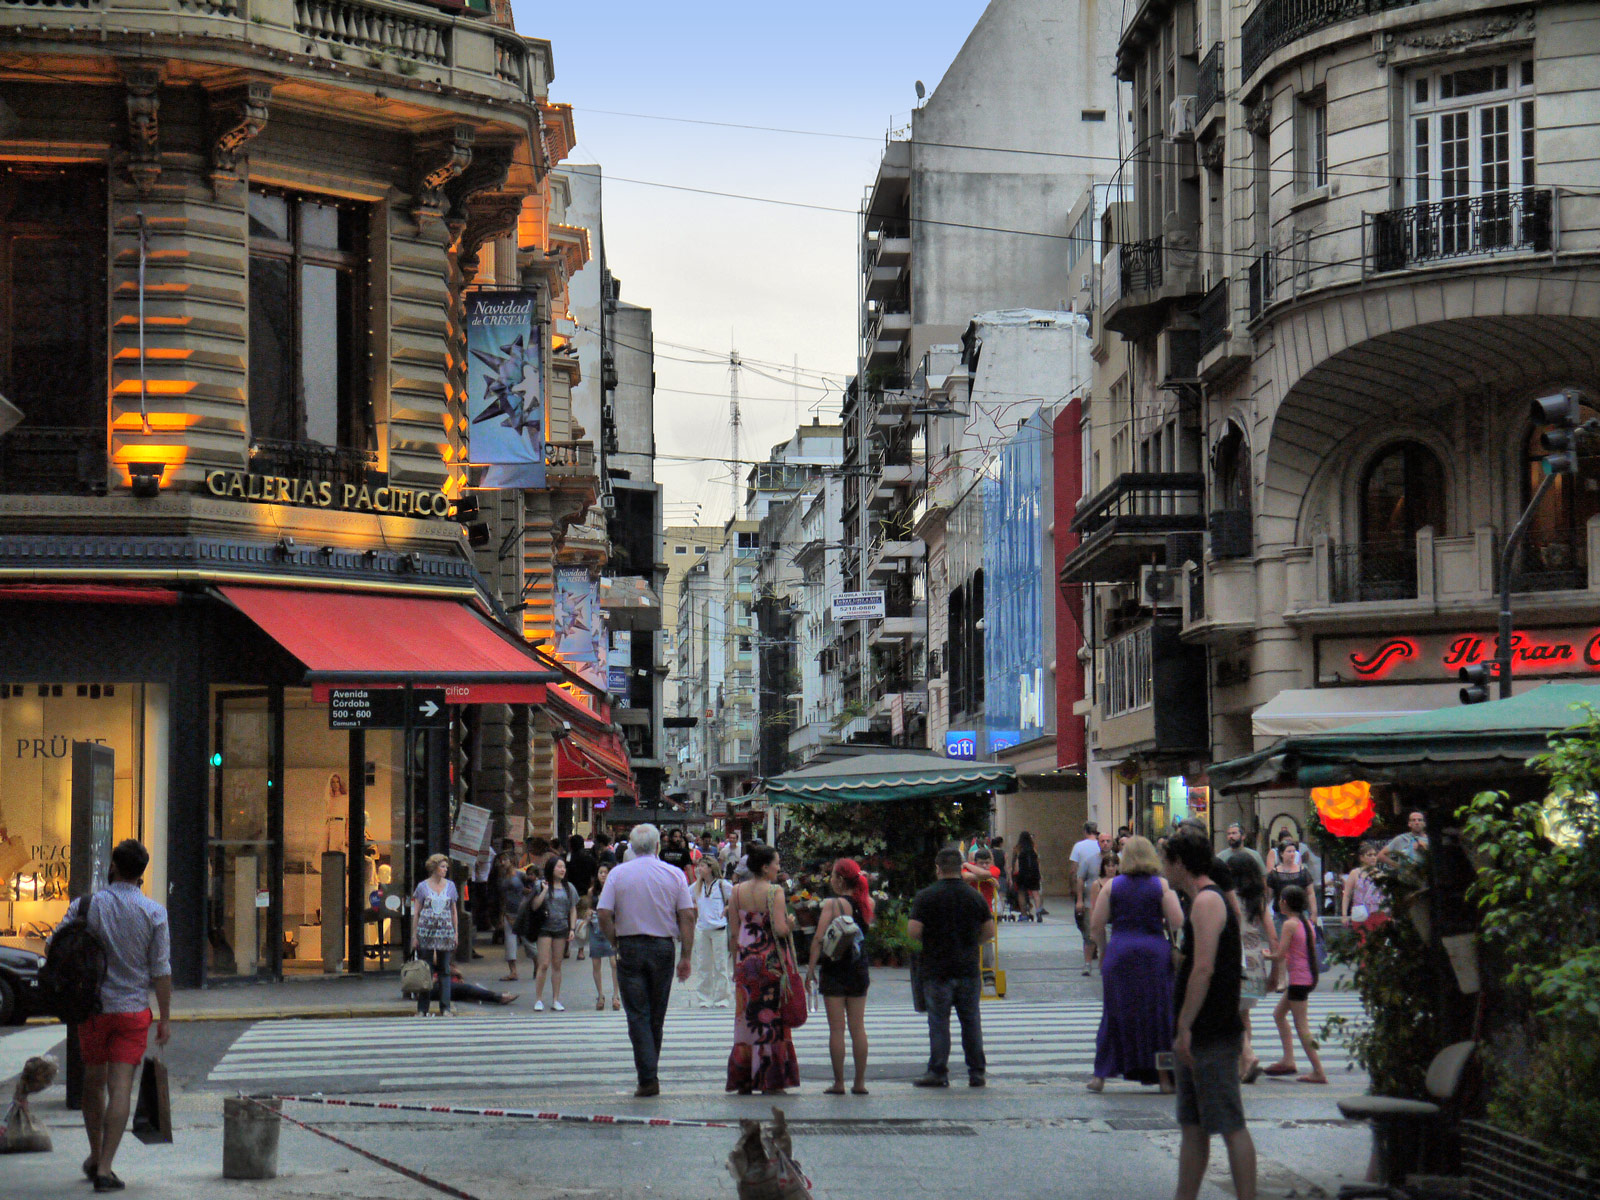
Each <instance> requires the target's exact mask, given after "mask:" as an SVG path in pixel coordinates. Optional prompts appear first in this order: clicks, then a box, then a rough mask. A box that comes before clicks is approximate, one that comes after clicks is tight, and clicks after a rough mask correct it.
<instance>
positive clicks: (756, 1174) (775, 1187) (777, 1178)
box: [728, 1106, 812, 1200]
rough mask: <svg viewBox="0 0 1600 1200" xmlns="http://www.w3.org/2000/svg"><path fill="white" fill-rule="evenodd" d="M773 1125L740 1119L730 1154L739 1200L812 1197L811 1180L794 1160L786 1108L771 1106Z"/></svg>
mask: <svg viewBox="0 0 1600 1200" xmlns="http://www.w3.org/2000/svg"><path fill="white" fill-rule="evenodd" d="M772 1118H773V1119H772V1125H771V1128H770V1129H763V1128H762V1126H761V1122H760V1121H740V1122H739V1128H740V1131H741V1132H740V1134H739V1141H738V1142H737V1143H736V1144H735V1145H734V1147H733V1151H732V1153H730V1154H729V1155H728V1174H730V1175H732V1176H733V1179H734V1182H735V1183H736V1184H738V1187H739V1200H812V1197H811V1180H809V1179H807V1178H806V1177H805V1175H804V1174H803V1173H802V1172H801V1170H800V1164H799V1163H797V1162H796V1161H795V1160H794V1148H793V1146H791V1145H790V1142H789V1127H788V1124H787V1123H786V1122H785V1120H784V1117H783V1110H782V1109H781V1108H778V1107H776V1106H774V1107H773V1109H772Z"/></svg>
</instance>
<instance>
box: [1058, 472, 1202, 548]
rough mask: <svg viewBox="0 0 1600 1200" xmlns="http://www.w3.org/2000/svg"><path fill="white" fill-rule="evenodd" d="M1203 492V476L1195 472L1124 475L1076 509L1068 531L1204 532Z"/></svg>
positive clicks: (1081, 532) (1087, 532)
mask: <svg viewBox="0 0 1600 1200" xmlns="http://www.w3.org/2000/svg"><path fill="white" fill-rule="evenodd" d="M1204 490H1205V476H1203V475H1201V474H1199V473H1197V472H1187V471H1175V472H1171V473H1168V472H1157V471H1127V472H1124V473H1123V474H1121V475H1118V476H1117V477H1116V479H1114V480H1112V482H1111V483H1110V485H1109V486H1107V487H1104V488H1102V489H1101V490H1100V491H1099V492H1098V493H1097V494H1095V495H1093V496H1091V497H1089V499H1087V500H1086V501H1084V502H1083V504H1081V505H1079V507H1078V512H1077V515H1075V516H1074V517H1073V519H1072V528H1073V530H1074V531H1076V532H1077V533H1080V534H1083V535H1086V536H1087V535H1089V534H1092V533H1095V532H1096V531H1098V530H1100V529H1101V528H1103V527H1105V526H1106V525H1111V524H1115V525H1116V526H1117V527H1118V529H1119V530H1121V529H1122V528H1124V527H1126V528H1128V529H1135V528H1137V529H1139V530H1146V531H1156V532H1163V533H1165V532H1172V531H1178V530H1182V529H1188V528H1191V527H1193V528H1194V529H1204V528H1205V518H1204V517H1202V516H1200V497H1201V495H1202V493H1203V492H1204ZM1191 517H1192V518H1193V519H1192V520H1190V519H1189V518H1191ZM1175 518H1182V519H1175Z"/></svg>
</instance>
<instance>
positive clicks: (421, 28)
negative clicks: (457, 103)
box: [294, 0, 505, 71]
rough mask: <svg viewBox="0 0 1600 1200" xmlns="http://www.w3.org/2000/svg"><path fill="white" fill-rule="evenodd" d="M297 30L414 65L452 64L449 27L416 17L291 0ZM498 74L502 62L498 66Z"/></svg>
mask: <svg viewBox="0 0 1600 1200" xmlns="http://www.w3.org/2000/svg"><path fill="white" fill-rule="evenodd" d="M294 28H295V32H296V33H298V34H300V35H301V36H302V37H306V38H311V39H314V40H317V41H323V42H329V43H332V44H334V45H339V46H348V47H350V48H351V49H354V50H360V51H365V52H368V53H371V54H375V55H379V56H381V55H384V54H394V55H398V56H403V57H405V58H409V59H413V60H415V61H416V62H424V63H434V64H437V65H440V66H442V65H444V64H446V63H448V62H449V61H450V25H449V23H448V22H447V21H436V20H431V19H429V17H428V15H427V14H426V10H421V11H417V12H415V13H407V12H404V11H397V10H396V9H393V8H379V7H376V6H374V5H371V4H366V3H352V2H351V0H295V5H294ZM496 68H497V71H498V70H504V69H505V64H501V63H497V64H496Z"/></svg>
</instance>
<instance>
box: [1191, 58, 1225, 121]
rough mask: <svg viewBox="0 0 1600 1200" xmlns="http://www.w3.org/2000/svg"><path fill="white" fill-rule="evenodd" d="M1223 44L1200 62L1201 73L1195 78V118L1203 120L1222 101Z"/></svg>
mask: <svg viewBox="0 0 1600 1200" xmlns="http://www.w3.org/2000/svg"><path fill="white" fill-rule="evenodd" d="M1222 96H1223V87H1222V43H1221V42H1218V43H1217V44H1216V45H1214V46H1212V47H1211V49H1210V50H1208V51H1207V52H1206V56H1205V57H1204V58H1202V59H1201V60H1200V71H1199V74H1197V75H1196V76H1195V84H1194V117H1195V120H1196V121H1199V120H1203V119H1204V118H1205V115H1206V113H1208V112H1210V111H1211V106H1212V105H1213V104H1215V103H1216V102H1217V101H1218V100H1220V99H1222Z"/></svg>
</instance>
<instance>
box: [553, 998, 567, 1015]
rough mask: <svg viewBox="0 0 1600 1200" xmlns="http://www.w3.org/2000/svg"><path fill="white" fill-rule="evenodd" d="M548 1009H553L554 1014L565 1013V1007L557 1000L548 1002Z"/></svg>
mask: <svg viewBox="0 0 1600 1200" xmlns="http://www.w3.org/2000/svg"><path fill="white" fill-rule="evenodd" d="M550 1007H551V1008H553V1009H555V1010H556V1012H566V1011H567V1006H566V1005H565V1004H563V1003H561V1001H559V1000H552V1001H550Z"/></svg>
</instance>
